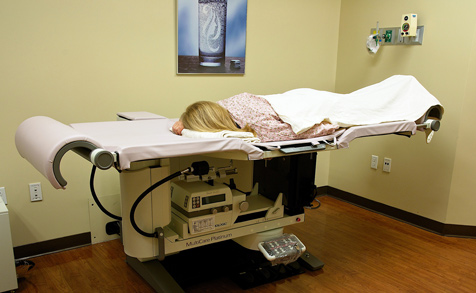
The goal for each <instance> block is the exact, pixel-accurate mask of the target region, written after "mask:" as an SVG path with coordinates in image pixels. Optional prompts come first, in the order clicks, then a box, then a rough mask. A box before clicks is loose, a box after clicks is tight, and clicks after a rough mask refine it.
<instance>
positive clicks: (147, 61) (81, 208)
mask: <svg viewBox="0 0 476 293" xmlns="http://www.w3.org/2000/svg"><path fill="white" fill-rule="evenodd" d="M339 14H340V1H336V0H316V1H307V0H300V1H288V0H248V23H247V25H248V27H247V56H246V57H247V58H246V65H247V66H246V74H245V75H244V76H204V75H201V76H198V75H194V76H188V75H176V74H175V72H176V56H175V55H176V51H177V48H176V1H175V0H157V1H132V0H130V1H126V0H120V1H116V0H115V1H112V0H108V1H107V0H101V1H91V0H89V1H63V0H45V1H36V0H29V1H27V0H4V1H0V36H1V43H2V45H1V46H0V99H1V106H0V121H1V122H0V123H1V125H2V126H1V127H0V137H1V139H2V151H1V152H0V161H1V166H2V168H0V186H4V187H6V192H7V197H8V208H9V210H10V216H11V225H12V233H13V242H14V246H20V245H24V244H30V243H35V242H39V241H45V240H49V239H55V238H59V237H64V236H68V235H75V234H79V233H84V232H88V231H90V227H89V215H88V198H89V197H90V195H89V189H88V182H89V172H90V164H89V163H88V162H86V161H84V160H82V159H80V158H79V157H77V156H76V155H74V154H67V155H66V157H65V160H64V162H63V164H62V166H61V168H62V172H63V174H64V176H65V178H66V180H68V186H67V189H66V190H54V189H53V188H52V187H51V186H50V185H49V183H48V182H47V181H46V179H44V178H43V177H42V176H41V175H40V174H39V173H38V172H37V171H36V170H34V168H33V167H32V166H31V165H29V164H28V163H27V162H26V161H25V160H23V159H22V158H20V156H19V155H18V153H17V151H16V149H15V145H14V134H15V130H16V128H17V126H18V125H19V124H20V123H21V122H22V121H23V120H25V119H26V118H28V117H31V116H36V115H45V116H49V117H52V118H54V119H57V120H59V121H61V122H63V123H73V122H88V121H106V120H114V119H115V113H116V112H120V111H144V110H146V111H150V112H155V113H158V114H162V115H165V116H168V117H177V116H179V115H180V113H181V112H182V111H183V109H184V108H185V106H186V105H188V104H189V103H191V102H193V101H197V100H199V99H208V100H218V99H222V98H226V97H229V96H232V95H234V94H238V93H241V92H245V91H247V92H252V93H278V92H282V91H285V90H289V89H293V88H297V87H314V88H319V89H323V90H330V91H332V90H334V86H335V77H336V60H337V38H338V29H339ZM38 139H39V140H40V139H41V137H38ZM98 176H99V177H98V179H97V180H96V182H97V183H96V185H97V189H98V194H101V195H108V194H115V193H118V192H119V190H118V184H117V176H116V174H115V171H111V170H109V171H107V172H99V173H98ZM324 180H327V179H324ZM32 182H41V183H42V187H43V198H44V200H43V201H41V202H35V203H32V202H30V200H29V194H28V183H32Z"/></svg>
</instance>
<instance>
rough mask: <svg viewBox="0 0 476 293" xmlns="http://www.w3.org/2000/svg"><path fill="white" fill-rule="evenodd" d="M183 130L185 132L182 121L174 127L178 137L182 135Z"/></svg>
mask: <svg viewBox="0 0 476 293" xmlns="http://www.w3.org/2000/svg"><path fill="white" fill-rule="evenodd" d="M182 130H183V123H182V121H180V120H179V121H177V122H175V123H174V125H173V126H172V132H173V133H175V134H177V135H182Z"/></svg>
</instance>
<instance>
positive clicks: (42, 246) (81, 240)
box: [13, 186, 476, 259]
mask: <svg viewBox="0 0 476 293" xmlns="http://www.w3.org/2000/svg"><path fill="white" fill-rule="evenodd" d="M317 195H318V196H322V195H328V196H331V197H334V198H337V199H339V200H342V201H345V202H348V203H351V204H353V205H356V206H359V207H361V208H364V209H367V210H371V211H373V212H376V213H379V214H382V215H385V216H387V217H391V218H394V219H396V220H399V221H402V222H406V223H408V224H410V225H413V226H417V227H419V228H422V229H425V230H427V231H430V232H433V233H436V234H439V235H443V236H456V237H468V238H476V226H465V225H452V224H444V223H441V222H438V221H435V220H431V219H428V218H425V217H422V216H419V215H415V214H413V213H409V212H406V211H404V210H401V209H397V208H394V207H391V206H388V205H385V204H382V203H379V202H376V201H373V200H370V199H367V198H364V197H361V196H358V195H355V194H352V193H349V192H346V191H342V190H340V189H337V188H334V187H331V186H323V187H319V188H318V189H317ZM89 244H91V233H90V232H86V233H82V234H77V235H71V236H66V237H62V238H58V239H52V240H47V241H42V242H37V243H33V244H27V245H22V246H17V247H14V248H13V252H14V254H15V259H24V258H28V257H33V256H37V255H42V254H47V253H52V252H56V251H61V250H66V249H71V248H75V247H79V246H85V245H89Z"/></svg>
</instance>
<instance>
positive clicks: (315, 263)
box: [299, 252, 324, 271]
mask: <svg viewBox="0 0 476 293" xmlns="http://www.w3.org/2000/svg"><path fill="white" fill-rule="evenodd" d="M299 263H300V264H301V265H302V266H303V267H304V268H306V269H308V270H310V271H317V270H319V269H322V267H323V266H324V263H323V262H322V261H321V260H320V259H318V258H317V257H315V256H314V255H312V254H310V253H309V252H305V253H304V254H303V255H301V257H300V258H299Z"/></svg>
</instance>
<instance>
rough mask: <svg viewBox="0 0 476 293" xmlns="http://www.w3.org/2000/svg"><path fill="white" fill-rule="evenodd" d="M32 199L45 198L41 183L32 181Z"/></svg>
mask: <svg viewBox="0 0 476 293" xmlns="http://www.w3.org/2000/svg"><path fill="white" fill-rule="evenodd" d="M30 199H31V201H40V200H43V195H42V193H41V183H40V182H38V183H30Z"/></svg>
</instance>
